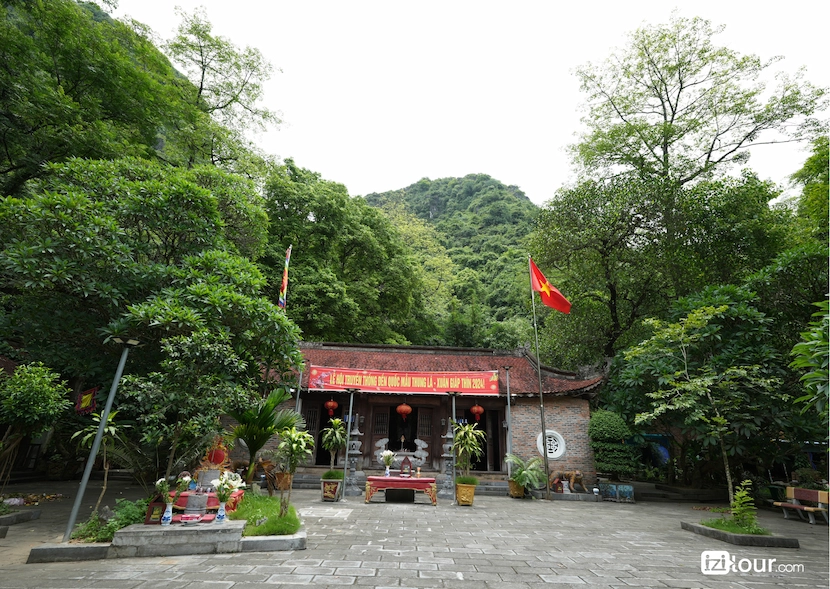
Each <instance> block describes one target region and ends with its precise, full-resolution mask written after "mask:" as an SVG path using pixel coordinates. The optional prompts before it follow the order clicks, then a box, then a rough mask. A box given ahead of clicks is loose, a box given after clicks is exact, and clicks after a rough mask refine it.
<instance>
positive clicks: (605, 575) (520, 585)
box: [0, 483, 830, 589]
mask: <svg viewBox="0 0 830 589" xmlns="http://www.w3.org/2000/svg"><path fill="white" fill-rule="evenodd" d="M44 484H45V483H44ZM61 485H62V492H65V493H68V494H71V493H72V491H73V490H74V489H76V488H77V483H61ZM119 485H121V488H120V489H119V488H118V485H116V488H114V489H113V491H112V493H113V495H112V496H113V497H115V496H129V495H130V494H131V493H132V494H134V493H135V491H136V488H135V487H128V488H124V487H123V486H124V485H125V483H119ZM99 489H100V487H99ZM12 490H13V489H12ZM22 490H23V489H21V491H22ZM8 491H9V489H7V492H8ZM97 492H98V491H97V490H96V489H95V486H94V485H91V486H90V489H88V491H87V497H86V499H87V501H86V503H93V502H94V501H93V500H92V499H91V498H93V497H95V496H97ZM108 497H110V494H109V492H108ZM292 499H293V503H294V504H295V505H296V507H297V509H298V511H299V512H300V514H301V516H302V519H303V522H304V525H305V531H306V532H307V535H308V540H307V546H308V548H307V549H306V550H297V551H290V552H250V553H238V554H221V555H197V556H176V557H148V558H125V559H110V560H97V561H85V562H68V563H50V564H24V563H25V560H26V555H27V554H28V551H29V550H30V549H31V547H32V546H34V545H37V544H38V543H40V542H55V541H59V537H60V536H61V535H62V531H63V528H62V526H65V523H66V519H65V518H63V519H61V517H60V514H59V513H57V512H59V511H62V512H65V513H66V514H68V512H69V507H70V503H71V501H70V500H67V499H64V500H63V501H60V502H50V503H44V504H42V505H41V506H39V508H40V509H42V510H43V512H44V513H43V515H42V519H41V520H34V521H32V522H29V523H26V524H18V525H20V526H25V527H23V528H21V529H19V530H18V529H15V526H12V527H11V528H10V529H9V532H8V535H7V537H6V538H4V539H2V540H0V563H2V564H0V588H51V589H61V588H67V589H68V588H119V589H121V588H124V589H132V588H135V589H166V588H174V587H175V588H176V589H186V588H191V587H192V588H196V587H200V588H203V587H208V588H215V589H249V588H254V587H296V586H297V585H309V586H314V587H342V586H344V585H347V586H365V587H376V588H380V587H413V588H427V587H438V588H459V589H462V588H467V587H477V588H484V589H490V588H492V589H525V588H527V589H530V588H536V587H549V586H551V585H554V586H557V587H585V588H587V587H681V588H698V587H699V588H712V589H717V588H724V589H726V588H735V589H741V588H751V589H766V588H772V587H821V588H824V587H827V586H828V582H830V578H829V576H828V566H829V562H828V527H827V525H824V524H818V525H815V526H811V525H809V524H806V523H803V522H798V521H787V520H784V518H783V516H782V515H781V513H780V512H773V511H766V510H761V511H759V519H760V523H761V525H763V526H765V527H767V528H769V529H771V530H772V531H773V532H774V533H776V534H781V535H786V536H789V537H795V538H798V540H799V542H800V546H801V547H800V548H799V549H784V548H745V547H738V546H734V545H731V544H725V543H722V542H719V541H716V540H712V539H708V538H704V537H702V536H697V535H695V534H692V533H690V532H687V531H684V530H682V529H681V528H680V522H681V521H691V522H698V521H700V519H702V518H705V517H713V515H712V514H709V513H707V512H705V511H700V510H695V509H693V507H694V506H695V504H693V503H669V502H638V503H635V504H618V503H612V502H601V503H594V502H582V501H553V502H547V501H540V500H526V499H525V500H519V499H510V498H508V497H493V496H481V497H479V496H476V499H475V504H474V505H473V507H458V506H455V505H453V504H452V503H451V501H449V500H446V499H444V500H439V501H438V505H437V507H434V506H432V505H431V504H430V502H429V500H428V499H426V498H425V497H423V496H421V497H419V498H418V499H417V500H416V503H414V504H412V503H385V502H382V501H380V502H375V501H373V502H372V503H370V504H365V503H364V502H363V499H362V498H360V497H347V498H346V500H345V501H341V502H338V503H323V502H322V501H321V500H320V492H319V491H313V490H295V491H294V493H293V495H292ZM50 522H51V523H50ZM704 551H727V552H728V553H729V555H730V556H732V557H734V558H735V561H736V563H738V565H742V564H743V565H746V564H747V563H749V564H750V565H752V564H753V562H754V563H755V565H756V568H760V567H761V566H762V565H763V566H764V567H767V565H768V564H769V561H770V559H775V560H774V562H773V563H772V565H773V567H774V570H772V571H769V570H763V571H762V572H752V571H750V572H746V573H743V572H740V571H735V572H728V573H727V574H723V575H710V574H703V573H702V571H701V554H702V553H703V552H704ZM745 559H749V560H748V561H747V560H745ZM753 559H755V560H754V561H753Z"/></svg>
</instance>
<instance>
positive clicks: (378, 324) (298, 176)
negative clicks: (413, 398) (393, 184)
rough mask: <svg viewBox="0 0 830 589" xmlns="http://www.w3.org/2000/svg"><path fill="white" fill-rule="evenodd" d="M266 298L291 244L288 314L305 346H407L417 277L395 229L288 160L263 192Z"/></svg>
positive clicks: (343, 190) (339, 187)
mask: <svg viewBox="0 0 830 589" xmlns="http://www.w3.org/2000/svg"><path fill="white" fill-rule="evenodd" d="M265 198H266V201H267V210H268V216H269V218H270V220H271V226H270V240H269V243H270V249H269V252H268V255H267V256H266V258H265V259H264V260H263V264H264V265H265V266H267V267H268V274H269V277H270V283H271V284H272V285H273V286H272V290H271V292H270V294H269V296H270V298H271V299H272V300H274V301H276V300H277V298H278V292H277V288H278V286H279V284H280V279H281V277H282V272H283V267H284V260H285V250H286V249H287V248H288V246H289V245H291V244H293V246H294V249H293V253H292V257H291V277H292V278H291V284H290V285H289V289H288V304H287V306H286V313H287V314H288V316H289V317H291V318H292V319H293V320H294V321H296V322H297V325H299V326H300V328H301V329H302V331H303V334H304V337H305V338H306V339H308V340H312V341H313V340H321V341H351V342H371V343H406V339H405V338H404V336H403V335H402V333H401V332H402V330H403V328H404V325H405V323H406V321H407V320H408V318H409V313H410V310H411V308H412V296H413V295H412V293H413V291H414V290H415V281H416V280H417V277H416V276H415V274H414V273H413V271H412V266H413V264H412V261H411V259H410V257H409V252H408V251H407V248H406V246H405V244H404V243H403V241H402V240H401V238H400V235H399V234H398V232H397V231H396V229H395V227H394V226H392V224H391V223H390V222H389V220H388V219H387V218H386V217H384V216H383V214H382V213H381V212H380V211H379V210H378V209H375V208H373V207H370V206H368V205H367V204H366V203H365V201H363V199H360V198H350V197H349V195H348V192H347V191H346V188H345V187H344V186H343V185H341V184H337V183H334V182H328V181H325V180H322V179H321V178H320V176H319V174H316V173H314V172H311V171H309V170H304V169H302V168H299V167H297V166H296V165H295V164H294V162H293V161H291V160H287V161H286V163H285V165H284V166H282V167H280V168H279V169H278V170H277V171H276V172H275V173H274V174H272V175H271V176H270V177H269V179H268V182H267V184H266V187H265Z"/></svg>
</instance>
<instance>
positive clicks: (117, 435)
mask: <svg viewBox="0 0 830 589" xmlns="http://www.w3.org/2000/svg"><path fill="white" fill-rule="evenodd" d="M117 415H118V411H112V412H110V413H109V414H108V415H107V421H106V423H104V429H103V433H102V436H101V448H100V450H99V451H100V452H101V460H102V461H103V463H104V484H103V485H102V486H101V494H100V495H98V501H96V502H95V507H93V508H92V512H93V513H94V514H97V513H98V508H99V507H100V506H101V501H103V499H104V494H105V493H106V492H107V479H108V478H109V472H110V462H109V458H108V457H107V451H108V450H111V449H112V448H113V447H114V446H115V445H116V444H125V441H124V438H123V437H122V436H121V430H122V429H124V428H128V427H130V426H129V425H128V424H125V423H122V424H117V423H116V422H115V418H116V416H117ZM100 426H101V414H100V413H93V414H92V422H91V423H89V424H88V425H87V426H86V427H84V428H83V429H80V430H78V431H76V432H75V433H74V434H72V437H71V438H70V439H73V440H74V439H75V438H79V439H78V446H80V447H82V448H88V449H92V445H93V444H94V440H95V437H96V436H97V435H98V430H99V428H100Z"/></svg>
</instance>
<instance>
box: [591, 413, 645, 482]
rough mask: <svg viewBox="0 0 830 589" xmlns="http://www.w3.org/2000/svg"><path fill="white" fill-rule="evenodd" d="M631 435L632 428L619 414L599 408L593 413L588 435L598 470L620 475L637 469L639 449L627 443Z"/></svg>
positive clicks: (632, 472) (626, 474) (628, 474)
mask: <svg viewBox="0 0 830 589" xmlns="http://www.w3.org/2000/svg"><path fill="white" fill-rule="evenodd" d="M630 435H631V430H630V429H628V426H627V425H626V423H625V421H623V418H622V417H621V416H619V415H618V414H616V413H613V412H611V411H605V410H604V409H599V410H597V411H595V412H594V413H593V414H592V415H591V421H590V422H589V423H588V436H589V437H590V438H591V449H592V450H593V451H594V463H595V466H596V469H597V472H602V473H608V474H610V475H612V476H614V477H619V476H622V475H625V476H630V475H632V474H634V472H636V471H637V469H638V468H639V466H640V463H639V461H638V459H637V458H638V456H639V451H638V449H637V448H636V447H634V446H627V445H626V444H625V438H627V437H628V436H630Z"/></svg>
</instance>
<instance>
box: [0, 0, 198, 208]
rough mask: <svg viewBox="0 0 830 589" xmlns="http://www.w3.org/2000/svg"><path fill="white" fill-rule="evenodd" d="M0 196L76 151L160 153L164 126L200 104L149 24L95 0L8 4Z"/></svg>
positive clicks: (2, 43)
mask: <svg viewBox="0 0 830 589" xmlns="http://www.w3.org/2000/svg"><path fill="white" fill-rule="evenodd" d="M0 15H1V17H0V64H2V67H0V196H7V195H19V194H20V193H21V192H22V191H23V190H24V185H25V183H26V182H27V181H28V180H29V179H32V178H37V177H40V176H41V175H42V174H43V173H44V164H45V163H49V162H53V163H54V162H60V161H64V160H66V159H68V158H70V157H82V158H93V159H94V158H114V157H124V156H128V155H132V156H139V157H155V155H157V153H158V152H157V150H156V147H157V143H158V136H159V134H160V132H161V133H162V134H163V130H164V129H166V128H168V127H169V126H170V125H171V122H172V121H174V120H177V119H181V118H186V117H187V116H188V115H187V114H186V113H187V111H188V110H189V109H190V108H191V107H190V106H189V105H187V104H186V103H183V102H182V101H181V100H177V99H176V98H175V96H173V95H171V94H170V92H169V90H170V88H171V87H172V81H173V79H174V77H175V75H176V74H175V72H174V70H173V68H172V67H171V66H170V63H169V62H168V61H167V60H166V59H165V58H164V56H163V55H161V53H160V52H159V51H158V49H156V48H155V47H154V46H153V45H152V43H150V42H149V41H148V40H147V39H146V38H144V37H143V36H142V35H141V34H140V32H139V31H138V30H137V29H135V28H133V27H131V26H129V25H128V24H125V23H120V22H118V21H113V20H112V19H110V18H109V16H107V15H106V14H104V13H103V12H101V11H100V10H99V9H98V8H97V6H95V5H94V4H92V3H91V2H75V1H73V0H50V1H49V2H22V1H19V0H12V1H9V2H3V4H2V6H0Z"/></svg>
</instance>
